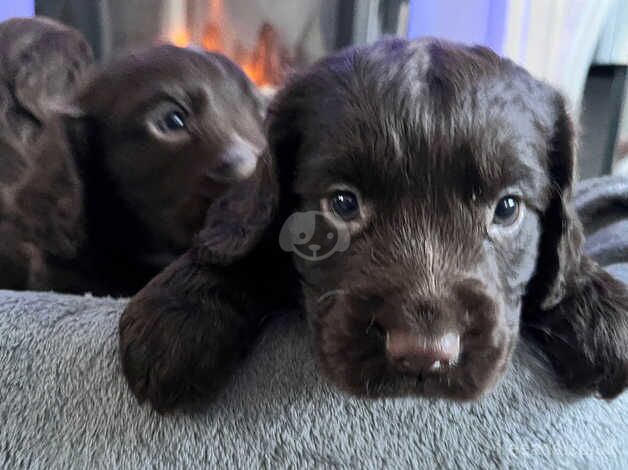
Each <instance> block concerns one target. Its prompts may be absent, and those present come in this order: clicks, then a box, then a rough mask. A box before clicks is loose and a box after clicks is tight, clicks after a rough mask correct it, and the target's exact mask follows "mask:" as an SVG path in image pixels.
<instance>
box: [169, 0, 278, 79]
mask: <svg viewBox="0 0 628 470" xmlns="http://www.w3.org/2000/svg"><path fill="white" fill-rule="evenodd" d="M208 16H209V21H208V23H207V26H206V27H205V30H204V32H203V38H202V41H201V44H202V46H203V47H204V48H205V49H206V50H208V51H214V52H220V53H223V54H225V55H226V56H228V57H229V58H230V59H232V60H233V61H235V62H236V63H238V64H239V65H240V67H242V70H244V72H245V73H246V74H247V75H248V76H249V78H250V79H251V81H253V83H255V84H256V85H258V86H268V85H271V86H277V85H279V84H280V83H281V82H282V81H283V79H284V76H285V73H286V65H287V64H288V62H289V61H288V60H287V56H288V55H287V52H286V50H285V49H284V48H282V46H281V42H280V39H279V35H278V34H277V32H276V30H275V29H274V28H273V27H272V26H271V25H270V24H269V23H264V24H263V25H262V27H261V28H260V30H259V34H258V38H257V42H256V44H255V46H254V48H253V50H252V51H251V50H247V49H245V48H244V47H242V45H241V44H240V43H238V42H236V43H235V44H234V45H233V47H232V49H233V50H231V51H229V50H228V47H227V45H226V44H225V34H224V33H223V30H222V29H221V28H227V27H228V25H227V24H226V22H225V14H224V8H223V3H222V0H211V3H210V5H209V14H208ZM169 40H170V41H171V42H172V43H173V44H175V45H177V46H179V47H185V46H188V45H190V44H191V42H192V40H191V34H190V32H189V31H187V30H185V29H183V30H176V31H173V32H172V33H171V34H170V35H169Z"/></svg>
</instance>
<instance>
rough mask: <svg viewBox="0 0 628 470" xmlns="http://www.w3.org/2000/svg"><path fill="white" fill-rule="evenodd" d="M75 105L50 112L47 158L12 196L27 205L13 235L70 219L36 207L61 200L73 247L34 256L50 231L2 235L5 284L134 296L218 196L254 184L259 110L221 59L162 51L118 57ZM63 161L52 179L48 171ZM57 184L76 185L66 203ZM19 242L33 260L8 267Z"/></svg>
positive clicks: (258, 101) (17, 215)
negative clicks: (231, 188) (244, 182)
mask: <svg viewBox="0 0 628 470" xmlns="http://www.w3.org/2000/svg"><path fill="white" fill-rule="evenodd" d="M72 57H73V56H71V55H69V56H68V58H67V59H68V60H70V58H72ZM72 60H78V58H72ZM42 73H43V74H44V75H45V76H46V77H47V76H48V75H46V73H45V71H44V72H42ZM29 83H30V82H29ZM42 86H43V85H42ZM73 98H74V99H72V100H71V101H70V100H68V101H67V102H65V103H63V104H62V105H58V103H51V107H54V108H55V109H56V113H55V115H54V117H53V118H52V119H50V120H49V121H50V122H54V123H55V124H54V127H55V129H58V131H57V132H56V134H55V138H54V139H52V140H53V141H52V142H50V143H48V145H47V146H46V147H45V148H42V151H43V152H45V154H44V153H42V156H44V157H45V158H46V161H45V162H43V163H37V164H34V165H33V167H34V168H36V170H37V171H38V172H39V173H40V176H38V177H37V178H32V179H30V180H29V181H28V182H26V183H25V184H24V188H23V190H22V191H21V192H20V196H19V197H18V198H17V199H20V200H23V201H25V202H24V206H25V207H24V209H23V210H21V211H19V212H17V211H14V214H13V216H12V220H13V223H12V227H11V228H13V227H15V226H17V225H20V224H25V223H28V224H30V223H31V222H33V221H40V220H43V221H46V222H50V223H54V224H58V223H61V222H62V221H64V220H65V219H67V217H65V218H64V216H63V215H62V214H59V213H56V212H51V213H46V212H44V211H41V210H39V208H41V207H47V206H44V202H45V201H58V204H59V205H63V207H65V208H66V209H67V210H68V212H71V214H72V217H71V219H72V220H73V221H74V223H73V224H72V231H71V232H70V233H69V235H68V236H67V240H65V242H66V244H67V245H70V246H71V248H72V249H71V250H70V249H67V250H65V251H62V252H59V250H57V251H50V252H49V251H44V252H41V253H40V252H39V251H37V253H36V255H37V256H35V255H31V254H30V252H32V251H33V250H39V247H41V246H43V245H45V243H46V237H47V236H48V232H46V231H43V230H40V231H39V232H37V233H34V234H30V235H29V236H27V235H25V234H24V233H23V231H19V230H18V231H17V232H16V230H13V231H12V232H9V231H8V230H7V232H6V233H4V234H2V233H0V236H1V237H3V238H4V239H5V240H7V243H6V246H7V247H8V250H7V253H8V254H10V255H12V256H13V258H11V259H9V260H8V262H7V264H8V269H7V270H6V272H8V273H11V274H10V275H9V276H8V278H7V280H6V281H3V285H2V287H12V288H29V289H54V290H57V291H63V292H85V291H91V292H93V293H94V294H97V295H101V294H108V295H130V294H133V293H135V292H137V290H138V289H140V288H141V287H142V286H143V285H144V284H146V282H148V281H149V280H150V278H151V277H153V276H154V275H155V274H157V273H158V272H159V271H160V270H161V269H163V268H164V267H165V266H167V264H168V263H170V262H171V261H173V260H174V259H176V257H177V256H178V255H180V254H181V253H182V252H184V251H185V250H186V249H187V248H189V246H190V245H191V243H192V238H193V236H194V234H195V233H196V232H197V231H198V230H199V229H200V228H201V227H202V225H203V222H204V217H205V211H206V210H207V207H208V206H209V204H210V202H211V201H213V199H214V198H216V197H217V196H218V195H219V194H221V192H222V191H224V189H225V188H227V187H229V186H230V185H231V184H233V182H236V181H240V180H242V179H245V178H247V177H248V176H250V175H251V173H252V172H253V170H254V168H255V165H256V162H257V154H258V153H259V151H260V149H262V148H263V147H264V146H265V140H264V137H263V134H262V130H261V128H262V122H263V114H264V110H265V104H264V101H263V99H262V97H261V96H260V95H259V93H258V91H257V89H256V88H255V87H254V85H253V84H252V83H251V82H250V81H249V80H248V78H247V77H246V76H245V75H244V73H243V72H242V71H241V70H240V69H239V68H238V67H237V66H236V65H235V64H234V63H232V62H231V61H229V60H228V59H227V58H225V57H224V56H221V55H219V54H210V53H206V52H202V51H200V50H192V49H181V48H177V47H174V46H169V45H162V46H157V47H152V48H148V49H146V50H143V51H139V52H137V53H133V54H129V55H126V56H123V57H121V58H119V59H116V60H114V61H113V62H112V63H110V64H108V65H107V66H106V67H104V68H102V69H101V70H99V71H98V72H96V73H93V74H92V76H91V77H90V78H89V79H88V80H86V81H85V83H84V84H83V85H82V86H81V87H80V89H79V90H78V93H77V96H76V97H73ZM48 101H50V99H47V102H48ZM53 105H54V106H53ZM57 147H62V150H63V151H62V152H61V151H56V150H55V149H56V148H57ZM33 152H39V151H38V150H33ZM61 154H62V155H61ZM68 155H70V156H71V158H70V159H69V161H67V160H68V158H67V156H68ZM62 158H63V159H64V162H66V163H67V165H66V167H64V170H63V173H62V174H61V175H57V174H56V173H53V172H52V171H51V170H50V165H51V162H54V161H57V160H61V159H62ZM9 159H10V160H12V161H17V160H16V159H15V158H13V157H11V158H9ZM16 171H17V170H16ZM61 177H63V178H65V179H64V181H65V180H68V179H71V180H72V184H71V185H66V183H63V182H56V179H58V178H61ZM53 184H55V185H59V187H60V188H65V187H66V186H67V187H71V188H74V191H73V193H72V199H71V200H67V198H66V199H64V200H63V201H61V199H60V197H59V196H57V193H55V192H54V191H53V190H52V189H51V185H53ZM39 199H41V200H43V201H44V202H34V201H35V200H38V201H39ZM17 245H20V247H21V246H23V245H24V246H25V248H24V249H23V251H26V252H27V254H29V260H26V259H24V257H22V258H20V259H15V256H14V255H13V254H14V253H18V252H19V250H16V249H15V247H16V246H17ZM25 256H26V255H25ZM34 265H36V267H37V269H36V272H33V271H34V268H33V266H34ZM16 272H17V273H19V274H20V275H19V276H18V275H17V274H16Z"/></svg>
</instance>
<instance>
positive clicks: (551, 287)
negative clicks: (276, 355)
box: [121, 39, 628, 409]
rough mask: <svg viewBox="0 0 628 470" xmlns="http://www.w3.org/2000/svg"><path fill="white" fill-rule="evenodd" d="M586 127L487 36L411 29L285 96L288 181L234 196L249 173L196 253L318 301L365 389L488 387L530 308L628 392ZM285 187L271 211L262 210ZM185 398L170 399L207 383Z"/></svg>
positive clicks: (282, 147) (559, 353)
mask: <svg viewBox="0 0 628 470" xmlns="http://www.w3.org/2000/svg"><path fill="white" fill-rule="evenodd" d="M571 127H572V126H571V121H570V119H569V116H568V115H567V112H566V110H565V105H564V102H563V100H562V98H561V97H560V95H559V94H558V93H557V92H556V91H554V90H553V89H552V88H550V87H549V86H547V85H546V84H544V83H542V82H539V81H538V80H535V79H534V78H533V77H531V76H530V75H529V74H528V73H527V72H526V71H524V70H523V69H522V68H520V67H518V66H516V65H515V64H513V63H512V62H510V61H508V60H506V59H501V58H499V57H498V56H497V55H495V54H494V53H492V52H491V51H490V50H488V49H485V48H481V47H465V46H460V45H455V44H451V43H448V42H443V41H436V40H420V41H405V40H401V39H393V40H385V41H381V42H379V43H376V44H375V45H373V46H368V47H362V48H357V49H349V50H346V51H343V52H341V53H339V54H337V55H334V56H331V57H329V58H327V59H324V60H323V61H321V62H319V63H318V64H316V65H315V66H313V67H312V68H311V69H309V70H308V71H306V72H304V73H302V74H300V75H297V76H296V77H294V78H293V79H292V80H291V81H290V82H289V83H288V84H287V85H286V87H285V88H284V89H283V90H282V91H280V93H279V94H278V96H277V97H276V98H275V100H274V102H273V104H272V105H271V107H270V110H269V116H268V121H267V137H268V142H269V149H270V154H271V155H272V157H273V159H274V163H273V164H270V166H269V169H270V170H271V171H270V174H271V176H272V174H273V172H274V178H275V181H276V184H277V185H278V186H277V188H276V190H273V191H266V192H265V191H260V190H257V191H251V190H246V191H244V192H245V193H246V194H249V195H250V196H251V197H252V198H253V201H251V202H250V203H243V202H241V201H238V203H234V204H231V205H229V203H228V198H229V197H232V196H233V195H234V194H238V187H237V186H236V187H235V188H233V190H232V191H233V192H230V193H228V194H227V195H226V196H225V198H226V199H227V201H226V202H224V203H222V204H223V205H226V206H227V207H232V208H234V209H235V210H234V211H233V212H231V213H230V212H229V211H227V212H225V211H223V210H218V211H217V212H216V213H215V215H216V218H214V217H213V216H214V213H213V209H216V208H217V207H221V204H215V205H214V206H212V208H211V209H210V212H209V213H208V227H206V229H205V230H203V231H202V232H201V235H200V236H199V239H198V241H197V242H196V246H195V248H193V252H194V253H195V254H196V258H193V259H194V262H195V263H199V264H203V265H204V266H205V268H204V270H205V271H204V272H205V273H206V274H201V275H205V276H210V275H212V274H211V273H213V270H214V269H217V266H218V265H220V266H223V267H225V266H226V267H228V268H229V269H230V270H231V272H232V273H234V274H233V275H235V278H236V279H237V280H238V281H241V280H242V279H248V280H249V282H251V283H252V286H253V287H251V288H250V289H243V290H242V292H241V295H242V296H243V297H246V298H249V299H252V300H253V299H254V300H255V303H256V305H257V306H258V308H260V309H262V310H267V309H269V308H270V307H271V306H273V307H274V306H276V305H285V304H284V303H282V302H287V301H288V299H297V300H300V302H301V303H302V305H303V306H304V307H305V310H306V313H307V317H308V319H309V323H310V325H311V329H312V335H313V340H314V348H315V350H316V352H317V354H318V356H319V358H320V362H321V365H322V368H323V371H324V372H325V374H326V375H327V376H328V377H329V378H330V379H331V381H332V382H333V383H335V384H337V385H338V386H340V387H342V388H343V389H345V390H347V391H349V392H351V393H353V394H356V395H361V396H367V397H380V396H399V395H420V396H436V397H447V398H454V399H471V398H475V397H477V396H479V395H481V394H483V393H485V392H487V391H488V390H490V389H491V387H492V386H493V385H494V384H495V382H496V381H497V380H499V378H500V377H501V375H502V373H503V371H504V370H505V368H506V367H507V366H508V363H509V358H510V356H511V353H512V350H513V349H514V347H515V344H516V342H517V341H518V338H519V331H520V326H521V325H523V328H524V331H528V330H534V331H541V332H542V333H541V340H540V341H537V345H538V346H539V347H540V348H541V349H542V350H543V351H544V352H545V353H546V354H547V355H548V357H550V359H551V360H552V361H553V364H554V366H555V367H556V370H557V371H558V372H559V375H560V376H561V377H562V378H563V379H564V381H565V383H566V385H567V386H569V387H570V388H572V389H579V390H582V389H584V390H587V391H592V390H597V391H599V392H600V393H601V394H602V395H604V396H612V395H616V394H617V393H619V392H620V391H622V390H623V389H624V388H625V386H626V383H625V370H626V364H627V362H628V356H627V355H626V346H625V345H626V341H625V338H626V334H627V331H628V328H626V317H627V316H628V305H627V304H626V287H625V286H623V285H622V284H620V283H619V282H616V281H613V280H612V279H611V278H610V277H609V276H608V275H606V274H604V273H603V272H602V271H601V270H600V269H599V268H598V267H597V266H595V265H594V264H593V263H592V262H591V261H589V260H587V259H586V258H584V257H583V256H582V255H581V253H580V251H581V249H580V241H581V238H582V237H581V233H580V227H579V224H578V221H577V220H576V218H575V216H574V215H573V211H572V210H570V209H569V206H568V200H569V197H570V190H571V185H572V182H573V178H572V174H573V166H574V162H573V160H574V153H573V146H574V145H573V144H574V137H573V132H572V130H571ZM271 163H272V162H271ZM263 164H264V165H265V164H266V162H263ZM263 187H264V184H260V185H259V186H258V189H259V188H263ZM339 188H340V193H341V194H343V196H342V197H343V198H344V199H342V200H345V201H346V197H347V196H346V192H347V191H350V192H351V193H352V194H354V195H355V198H353V199H356V200H358V201H359V210H358V211H357V212H355V213H352V217H350V218H349V219H343V220H339V219H342V217H340V212H338V211H339V210H340V209H338V207H337V206H334V204H335V203H336V202H338V199H337V197H338V194H339ZM504 195H514V196H515V198H516V201H519V203H518V207H519V208H520V210H519V212H516V214H517V216H516V219H514V220H513V222H512V223H511V224H509V225H505V224H502V223H501V222H496V217H497V213H496V212H495V207H496V205H498V203H499V201H501V198H502V197H503V196H504ZM269 198H270V199H269ZM269 202H270V203H271V204H272V205H273V206H274V208H275V209H274V210H273V211H261V212H260V214H261V215H260V217H259V218H254V219H251V217H247V216H246V215H245V214H243V213H247V212H248V211H251V208H255V207H265V206H267V204H268V203H269ZM510 202H512V201H510ZM510 202H509V204H510ZM513 204H514V202H513ZM340 207H342V206H340ZM251 220H255V223H254V224H250V221H251ZM260 220H261V221H262V222H263V223H260ZM212 221H213V223H212ZM292 224H296V225H292ZM264 226H265V227H266V229H265V231H264V230H263V227H264ZM260 227H261V228H260ZM261 232H263V233H261ZM229 237H235V238H234V239H235V240H236V242H235V243H230V241H229V240H230V238H229ZM286 251H290V252H292V253H293V255H292V262H291V263H289V262H288V261H287V258H286ZM319 254H322V255H323V256H319ZM327 254H329V256H327ZM292 269H295V270H296V273H298V274H295V273H293V271H292ZM297 276H298V278H299V280H300V289H294V283H293V282H290V281H291V279H295V278H297ZM271 277H274V278H275V279H273V280H272V282H271V283H270V284H269V282H268V280H269V278H271ZM225 280H226V279H225ZM229 282H231V281H229ZM256 283H257V285H256ZM239 285H241V284H239ZM268 286H270V287H268ZM256 287H257V288H260V287H263V291H264V292H265V293H266V295H265V297H264V298H259V297H257V293H258V292H259V290H257V289H256ZM293 289H294V290H293ZM170 292H172V293H173V294H175V295H178V294H177V292H176V289H175V290H170ZM197 295H198V294H197ZM134 305H136V303H135V300H133V301H132V303H131V307H130V308H131V309H133V306H134ZM234 309H236V311H237V306H234V304H233V303H232V302H226V303H225V304H221V305H219V306H217V307H215V310H214V311H213V312H212V313H211V315H213V316H215V315H218V316H220V317H221V318H231V317H232V315H233V313H232V312H233V310H234ZM131 311H133V310H131ZM135 315H137V316H138V317H139V318H143V320H141V321H143V322H151V321H157V320H155V319H154V316H155V315H168V312H167V311H164V310H162V309H160V308H159V307H158V306H156V307H154V308H153V310H151V311H148V310H146V311H141V312H139V314H138V313H137V312H135ZM241 315H242V312H240V313H239V315H235V316H234V317H233V318H235V319H236V320H234V321H237V319H238V318H240V317H241ZM533 325H534V326H533ZM563 333H564V334H566V336H567V338H566V339H567V342H568V343H569V344H568V345H567V346H565V341H564V340H563V339H560V337H561V335H562V334H563ZM121 334H122V338H123V345H124V343H125V342H127V341H128V338H126V339H125V337H124V335H125V332H124V331H121ZM155 334H156V335H161V333H159V332H157V333H155ZM160 337H161V336H160ZM182 340H184V338H183V339H182V338H179V337H177V338H171V339H170V340H169V341H173V342H175V341H176V342H179V341H182ZM215 340H216V341H220V338H215ZM243 340H245V341H246V340H248V337H243ZM230 341H231V339H230V338H227V339H226V343H225V344H227V345H231V342H230ZM243 347H244V344H241V343H240V344H237V345H236V348H237V349H238V350H243ZM201 353H203V352H202V351H201ZM204 353H205V354H209V355H211V354H212V352H211V351H210V350H207V351H205V352H204ZM154 354H156V351H145V352H144V355H145V357H144V359H142V360H139V362H140V363H142V364H143V365H144V367H145V369H144V370H145V371H149V372H148V374H154V375H155V376H157V377H158V376H159V375H160V370H161V369H162V368H164V367H165V368H166V369H169V368H170V365H169V364H166V365H164V364H163V363H156V362H153V363H151V359H150V358H151V357H153V356H154ZM195 354H197V353H195ZM146 357H148V359H146ZM583 358H584V359H586V361H584V360H582V359H583ZM125 360H128V359H125V358H123V361H125ZM135 360H136V361H138V359H137V358H136V359H135ZM180 360H181V359H180V357H177V358H176V359H175V361H176V362H177V364H175V365H176V366H177V370H179V371H184V370H185V369H184V367H183V364H181V363H180ZM126 370H130V368H128V367H127V369H126ZM219 372H220V373H219V374H218V375H219V376H220V377H222V376H224V370H223V369H220V371H219ZM181 373H182V374H183V372H181ZM204 373H211V371H204ZM180 379H181V381H183V380H184V378H183V376H181V377H180ZM187 380H191V381H193V382H194V383H204V382H205V381H206V380H207V378H206V376H205V375H202V376H201V375H198V374H197V375H195V376H194V375H193V376H191V377H187ZM130 381H131V383H133V381H134V379H133V377H130ZM162 386H163V387H166V388H167V384H160V383H158V382H153V388H152V389H151V390H150V391H148V392H146V391H143V392H141V393H140V394H139V395H140V398H149V399H150V400H151V402H152V403H153V405H154V406H156V407H157V408H160V409H163V407H162V406H160V405H161V403H160V401H159V400H154V399H153V398H151V397H155V396H159V393H160V391H159V390H160V387H162ZM177 398H178V400H177V401H176V402H175V401H169V402H168V407H170V406H175V405H176V404H178V403H185V402H186V401H187V400H188V399H189V398H190V397H189V396H187V395H186V393H185V392H182V393H178V394H177ZM195 398H198V397H195Z"/></svg>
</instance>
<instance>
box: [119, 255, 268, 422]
mask: <svg viewBox="0 0 628 470" xmlns="http://www.w3.org/2000/svg"><path fill="white" fill-rule="evenodd" d="M258 308H261V306H258ZM252 310H253V308H250V305H248V304H247V302H246V299H245V295H244V294H243V293H242V289H240V288H238V286H237V282H235V281H229V275H228V273H226V272H225V273H223V272H222V271H221V272H218V271H217V270H215V268H209V267H207V266H201V265H199V264H197V263H196V262H195V261H194V259H193V257H192V255H191V254H189V253H188V254H185V255H183V256H182V257H181V258H179V259H178V260H177V261H175V262H174V263H173V264H172V265H170V266H169V267H168V268H166V269H165V270H164V271H163V272H162V273H161V274H159V275H158V276H157V277H156V278H154V279H153V280H152V281H151V282H150V283H149V284H148V285H147V286H146V287H144V289H142V291H140V292H139V293H138V294H137V295H136V296H135V297H134V298H133V299H132V300H131V301H130V303H129V304H128V306H127V308H126V310H125V311H124V313H123V314H122V317H121V319H120V355H121V360H122V370H123V372H124V375H125V376H126V379H127V381H128V383H129V385H130V387H131V390H132V391H133V393H134V394H135V396H136V397H137V398H138V399H139V400H140V402H143V401H145V400H148V401H149V402H150V403H151V405H152V406H153V407H154V408H155V409H156V410H158V411H160V412H165V411H168V410H171V409H172V408H174V407H176V406H179V405H194V404H196V403H199V402H200V401H201V400H202V399H203V398H208V397H211V396H212V395H214V394H215V393H216V392H217V391H218V390H219V389H220V388H221V386H222V385H223V383H224V382H225V381H226V379H227V378H228V377H229V375H230V373H231V372H232V369H233V367H234V364H235V363H236V362H237V361H238V360H239V359H240V358H241V357H242V356H243V354H244V353H245V352H246V350H247V348H248V346H249V344H250V343H251V339H252V337H253V335H254V333H255V331H256V325H257V321H256V319H257V318H258V317H257V316H256V315H254V314H252V313H250V312H251V311H252Z"/></svg>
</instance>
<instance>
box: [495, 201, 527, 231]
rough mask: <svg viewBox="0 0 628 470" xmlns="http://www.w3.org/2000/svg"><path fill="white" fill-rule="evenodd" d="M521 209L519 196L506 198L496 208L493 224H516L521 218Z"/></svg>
mask: <svg viewBox="0 0 628 470" xmlns="http://www.w3.org/2000/svg"><path fill="white" fill-rule="evenodd" d="M520 207H521V201H520V199H519V198H518V197H517V196H512V195H508V196H504V197H503V198H501V199H500V200H499V201H498V202H497V205H496V206H495V213H494V214H493V223H494V224H496V225H502V226H508V225H512V224H514V223H515V222H516V221H517V219H518V217H519V211H520Z"/></svg>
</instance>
